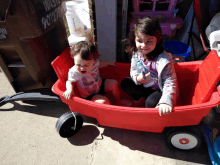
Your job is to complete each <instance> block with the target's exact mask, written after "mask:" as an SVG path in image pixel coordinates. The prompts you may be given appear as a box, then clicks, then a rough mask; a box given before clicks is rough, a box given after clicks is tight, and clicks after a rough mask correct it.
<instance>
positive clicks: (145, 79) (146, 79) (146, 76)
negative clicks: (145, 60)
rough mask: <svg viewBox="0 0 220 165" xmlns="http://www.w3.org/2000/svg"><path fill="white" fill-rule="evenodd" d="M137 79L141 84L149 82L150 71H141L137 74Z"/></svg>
mask: <svg viewBox="0 0 220 165" xmlns="http://www.w3.org/2000/svg"><path fill="white" fill-rule="evenodd" d="M137 81H138V82H139V83H141V84H145V83H149V82H150V72H148V73H147V74H144V73H141V74H139V75H138V76H137Z"/></svg>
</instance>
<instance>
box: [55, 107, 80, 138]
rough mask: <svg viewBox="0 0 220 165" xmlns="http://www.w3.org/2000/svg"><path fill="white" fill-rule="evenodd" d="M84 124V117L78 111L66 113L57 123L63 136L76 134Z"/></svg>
mask: <svg viewBox="0 0 220 165" xmlns="http://www.w3.org/2000/svg"><path fill="white" fill-rule="evenodd" d="M82 125H83V118H82V116H81V115H80V114H78V113H76V112H72V111H69V112H66V113H64V114H63V115H62V116H61V117H60V118H59V119H58V121H57V123H56V130H57V132H58V133H59V135H60V136H61V137H63V138H68V137H71V136H73V135H75V134H76V133H77V132H78V131H79V130H80V128H81V127H82Z"/></svg>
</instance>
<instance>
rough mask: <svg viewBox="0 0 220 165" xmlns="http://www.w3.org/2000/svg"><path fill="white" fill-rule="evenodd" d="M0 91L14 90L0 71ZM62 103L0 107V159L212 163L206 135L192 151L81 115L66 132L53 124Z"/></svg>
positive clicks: (26, 164) (51, 164) (67, 164)
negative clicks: (80, 123)
mask: <svg viewBox="0 0 220 165" xmlns="http://www.w3.org/2000/svg"><path fill="white" fill-rule="evenodd" d="M0 91H1V92H0V97H3V96H5V95H9V96H10V95H13V94H15V92H14V90H13V88H12V87H11V85H10V83H9V82H8V80H7V79H6V77H5V75H4V73H3V72H0ZM68 110H69V109H68V106H67V105H65V104H64V103H56V102H43V101H38V102H35V103H31V104H30V103H29V104H25V103H23V102H21V101H16V102H12V103H7V104H5V105H4V106H2V107H0V139H1V143H0V165H73V164H74V165H201V164H206V165H209V164H211V161H210V159H209V155H208V150H207V147H206V143H205V141H203V143H202V145H201V146H200V147H199V148H198V149H197V150H195V151H182V150H177V149H175V148H172V147H170V146H168V144H167V143H166V140H165V138H164V135H163V134H157V133H149V132H139V131H132V130H124V129H118V128H111V127H102V126H98V125H97V122H96V120H95V119H93V118H89V117H86V116H83V118H84V124H83V127H82V129H81V130H80V131H79V132H78V133H77V134H76V135H75V136H73V137H71V138H61V137H60V136H59V134H58V133H57V132H56V130H55V124H56V122H57V120H58V118H59V117H60V116H61V115H62V114H64V113H65V112H67V111H68Z"/></svg>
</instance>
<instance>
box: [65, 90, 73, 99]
mask: <svg viewBox="0 0 220 165" xmlns="http://www.w3.org/2000/svg"><path fill="white" fill-rule="evenodd" d="M71 95H72V91H69V90H66V91H65V92H64V93H63V97H64V98H65V99H67V100H69V99H70V97H71Z"/></svg>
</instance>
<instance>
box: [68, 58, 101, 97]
mask: <svg viewBox="0 0 220 165" xmlns="http://www.w3.org/2000/svg"><path fill="white" fill-rule="evenodd" d="M68 80H69V81H71V82H76V86H77V89H78V91H79V94H80V96H81V97H82V98H86V97H88V96H89V95H91V94H95V93H98V92H99V90H100V86H101V83H102V81H101V80H102V79H101V77H100V74H99V60H96V61H95V63H94V65H93V67H92V71H91V72H90V73H88V74H87V75H82V74H81V73H80V72H79V71H78V70H77V69H76V66H75V65H74V66H73V67H72V68H70V70H69V73H68Z"/></svg>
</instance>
